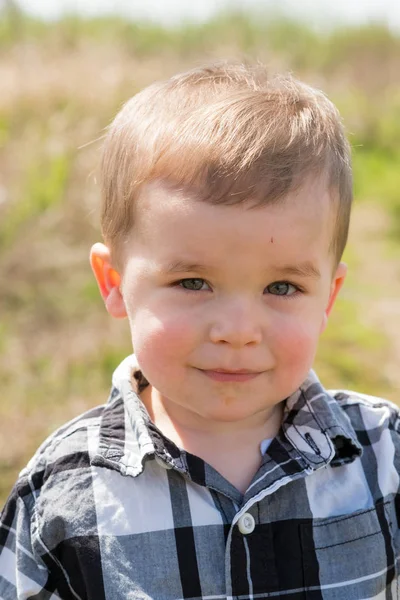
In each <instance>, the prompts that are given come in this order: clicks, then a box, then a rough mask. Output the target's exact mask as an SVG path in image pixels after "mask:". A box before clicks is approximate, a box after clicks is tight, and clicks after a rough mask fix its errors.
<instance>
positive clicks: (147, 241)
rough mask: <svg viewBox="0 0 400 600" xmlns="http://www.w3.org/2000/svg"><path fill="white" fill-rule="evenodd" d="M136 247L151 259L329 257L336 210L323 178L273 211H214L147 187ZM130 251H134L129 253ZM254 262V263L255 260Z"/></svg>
mask: <svg viewBox="0 0 400 600" xmlns="http://www.w3.org/2000/svg"><path fill="white" fill-rule="evenodd" d="M135 212H136V226H135V235H134V238H135V239H136V243H138V244H139V245H140V246H141V248H142V250H143V248H147V250H148V251H152V252H153V254H154V255H159V256H161V255H162V254H164V255H166V256H167V255H168V256H167V257H168V258H169V255H170V256H171V258H172V259H175V258H178V259H179V256H175V255H176V254H177V253H178V254H179V253H180V252H182V253H186V254H188V255H190V256H191V255H193V258H197V259H198V258H201V257H204V258H205V259H208V260H209V261H210V260H212V261H217V259H218V257H219V256H230V257H232V258H233V257H234V258H235V260H237V259H238V258H239V257H245V256H247V255H252V256H257V257H258V258H259V259H260V260H262V261H264V262H265V261H266V260H271V261H278V262H279V260H280V257H281V258H282V260H284V261H287V260H294V259H295V258H296V256H297V255H299V254H302V257H305V258H307V259H309V260H315V259H317V258H320V257H321V256H322V257H328V256H329V247H330V242H331V238H332V231H333V223H334V208H333V202H332V198H331V194H330V192H329V189H328V186H327V184H326V182H325V180H324V179H323V178H309V179H308V180H307V181H305V182H304V184H303V185H302V186H301V187H300V188H299V189H297V190H295V191H292V192H290V193H289V194H288V195H287V197H286V198H285V199H284V200H282V201H280V202H278V203H276V204H273V205H265V206H257V207H254V206H251V204H250V203H246V202H244V203H241V204H235V205H213V204H211V203H209V202H205V201H201V200H199V199H196V198H194V197H193V196H191V195H190V194H188V193H185V192H184V191H183V190H173V189H171V188H170V187H168V186H167V185H165V184H163V183H161V182H155V183H152V184H150V185H147V186H146V188H145V189H144V190H143V193H142V195H141V197H140V198H139V200H138V204H137V206H136V211H135ZM132 249H133V248H132ZM253 260H254V258H253Z"/></svg>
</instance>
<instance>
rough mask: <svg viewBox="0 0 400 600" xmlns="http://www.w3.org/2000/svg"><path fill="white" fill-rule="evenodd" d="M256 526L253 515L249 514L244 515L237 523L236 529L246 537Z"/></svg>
mask: <svg viewBox="0 0 400 600" xmlns="http://www.w3.org/2000/svg"><path fill="white" fill-rule="evenodd" d="M255 526H256V522H255V520H254V517H253V515H251V514H250V513H244V515H242V516H241V517H240V519H239V521H238V527H239V531H240V533H243V535H247V534H248V533H252V532H253V531H254V527H255Z"/></svg>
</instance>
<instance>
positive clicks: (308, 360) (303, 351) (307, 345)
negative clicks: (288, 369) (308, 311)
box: [271, 318, 320, 369]
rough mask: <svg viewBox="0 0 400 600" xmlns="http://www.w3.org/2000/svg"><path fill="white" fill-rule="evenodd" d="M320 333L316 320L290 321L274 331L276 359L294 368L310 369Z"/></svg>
mask: <svg viewBox="0 0 400 600" xmlns="http://www.w3.org/2000/svg"><path fill="white" fill-rule="evenodd" d="M319 332H320V322H319V321H318V320H312V321H307V320H305V319H302V320H301V319H294V318H293V319H290V320H286V321H285V322H283V323H280V325H279V327H277V328H276V329H275V340H274V341H272V342H271V343H272V344H273V346H272V348H274V347H275V351H276V358H277V359H278V360H279V359H280V360H281V361H282V362H285V363H287V364H288V366H292V367H293V368H294V369H295V368H300V369H302V368H306V369H308V368H310V367H311V364H312V362H313V360H314V356H315V352H316V349H317V344H318V339H319Z"/></svg>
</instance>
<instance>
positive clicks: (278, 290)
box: [266, 281, 299, 296]
mask: <svg viewBox="0 0 400 600" xmlns="http://www.w3.org/2000/svg"><path fill="white" fill-rule="evenodd" d="M266 289H267V290H268V293H269V294H272V295H273V296H293V295H294V294H295V293H296V292H298V291H299V289H298V288H297V287H296V286H294V285H292V284H291V283H288V282H287V281H276V282H275V283H271V285H269V286H268V287H267V288H266Z"/></svg>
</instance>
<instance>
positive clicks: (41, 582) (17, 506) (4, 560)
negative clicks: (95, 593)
mask: <svg viewBox="0 0 400 600" xmlns="http://www.w3.org/2000/svg"><path fill="white" fill-rule="evenodd" d="M17 486H18V484H17V485H16V486H15V487H14V489H13V491H12V492H11V494H10V496H9V498H8V501H7V503H6V505H5V507H4V510H3V512H2V513H1V515H0V600H27V599H28V598H39V597H43V598H44V597H45V598H48V599H49V600H50V599H51V600H55V599H56V598H60V596H58V595H57V594H56V593H55V589H54V586H53V585H52V582H51V577H50V576H49V572H48V570H47V568H46V566H45V565H44V564H43V563H42V561H41V560H40V558H39V557H35V553H34V550H33V544H32V519H31V514H30V512H31V511H29V510H28V508H27V505H26V502H25V500H26V499H24V498H23V497H22V496H21V495H20V493H19V492H18V487H17ZM30 499H32V496H30ZM42 594H43V596H42Z"/></svg>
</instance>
